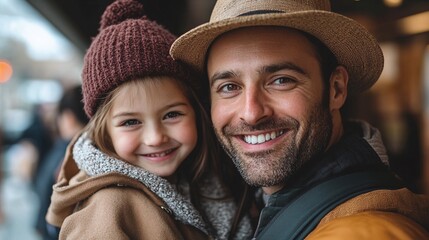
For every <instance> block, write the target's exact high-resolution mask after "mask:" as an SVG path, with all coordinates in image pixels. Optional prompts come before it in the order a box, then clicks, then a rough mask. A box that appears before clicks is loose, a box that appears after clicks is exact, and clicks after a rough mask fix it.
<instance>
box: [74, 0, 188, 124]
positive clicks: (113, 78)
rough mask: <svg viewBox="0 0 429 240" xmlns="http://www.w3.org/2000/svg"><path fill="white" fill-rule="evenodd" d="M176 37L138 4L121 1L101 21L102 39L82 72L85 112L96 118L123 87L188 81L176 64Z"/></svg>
mask: <svg viewBox="0 0 429 240" xmlns="http://www.w3.org/2000/svg"><path fill="white" fill-rule="evenodd" d="M175 39H176V36H174V35H173V34H172V33H170V32H169V31H168V30H166V29H165V28H164V27H162V26H160V25H158V24H157V23H156V22H154V21H150V20H149V19H148V18H147V17H146V16H144V11H143V5H141V4H140V3H139V2H137V1H135V0H117V1H115V2H113V3H112V4H111V5H109V6H108V7H107V8H106V10H105V12H104V13H103V15H102V17H101V21H100V29H99V33H98V35H97V36H96V37H95V38H94V40H93V41H92V43H91V46H90V47H89V49H88V51H87V52H86V55H85V58H84V63H83V71H82V90H83V101H84V104H85V107H84V108H85V112H86V114H87V115H88V116H89V117H92V116H93V115H94V114H95V112H96V111H97V108H98V107H99V105H100V103H101V101H102V99H103V98H104V97H105V96H106V95H107V94H108V93H109V92H110V91H112V90H113V89H114V88H116V87H117V86H119V85H120V84H122V83H124V82H126V81H129V80H134V79H137V78H143V77H148V76H171V77H174V78H178V79H182V80H186V79H187V78H188V73H187V71H186V70H185V69H184V68H182V66H181V65H179V63H177V62H175V61H174V60H173V59H172V58H171V56H170V54H169V50H170V46H171V44H172V43H173V41H174V40H175Z"/></svg>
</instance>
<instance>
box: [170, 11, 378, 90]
mask: <svg viewBox="0 0 429 240" xmlns="http://www.w3.org/2000/svg"><path fill="white" fill-rule="evenodd" d="M251 26H283V27H289V28H294V29H298V30H301V31H304V32H307V33H309V34H311V35H313V36H315V37H316V38H318V39H319V40H321V41H322V42H323V43H324V44H325V45H326V46H327V47H328V48H329V49H330V50H331V51H332V53H333V54H334V55H335V56H336V57H337V60H338V62H339V64H341V65H343V66H344V67H346V69H347V71H348V73H349V92H350V93H355V92H361V91H364V90H366V89H368V88H370V87H371V86H372V85H373V84H374V83H375V82H376V81H377V79H378V78H379V76H380V74H381V71H382V70H383V64H384V58H383V53H382V51H381V49H380V46H379V45H378V43H377V41H376V40H375V38H374V37H373V36H372V35H371V34H370V33H369V32H368V31H367V30H366V29H365V28H364V27H363V26H361V25H360V24H359V23H357V22H356V21H354V20H352V19H350V18H347V17H345V16H343V15H340V14H336V13H333V12H328V11H320V10H310V11H301V12H293V13H270V14H260V15H251V16H240V17H234V18H229V19H225V20H221V21H217V22H213V23H210V22H209V23H205V24H203V25H200V26H199V27H196V28H194V29H192V30H190V31H188V32H187V33H185V34H183V35H182V36H180V37H179V38H178V39H177V40H176V41H175V42H174V43H173V45H172V47H171V49H170V54H171V55H172V57H173V58H174V59H176V60H180V61H183V62H186V63H188V64H190V65H191V66H192V67H194V68H196V69H197V70H199V71H203V69H204V67H205V66H204V64H205V58H206V54H207V50H208V48H209V47H210V45H211V43H212V42H213V41H214V40H215V39H216V38H217V37H219V36H220V35H222V34H223V33H225V32H228V31H231V30H234V29H238V28H243V27H251Z"/></svg>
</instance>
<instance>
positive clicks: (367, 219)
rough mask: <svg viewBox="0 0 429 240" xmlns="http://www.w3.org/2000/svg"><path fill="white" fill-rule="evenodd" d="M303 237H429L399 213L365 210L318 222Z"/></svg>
mask: <svg viewBox="0 0 429 240" xmlns="http://www.w3.org/2000/svg"><path fill="white" fill-rule="evenodd" d="M306 239H309V240H311V239H318V240H323V239H329V240H335V239H359V240H360V239H429V232H428V231H427V230H426V229H425V228H424V227H423V226H421V225H420V224H418V223H417V222H416V221H415V220H413V219H411V218H409V217H406V216H404V215H402V214H399V213H395V212H384V211H366V212H361V213H356V214H351V215H348V216H344V217H338V218H335V219H333V220H332V221H329V222H325V223H321V224H319V225H318V226H317V227H316V228H315V229H314V231H312V232H311V233H310V235H308V236H307V238H306Z"/></svg>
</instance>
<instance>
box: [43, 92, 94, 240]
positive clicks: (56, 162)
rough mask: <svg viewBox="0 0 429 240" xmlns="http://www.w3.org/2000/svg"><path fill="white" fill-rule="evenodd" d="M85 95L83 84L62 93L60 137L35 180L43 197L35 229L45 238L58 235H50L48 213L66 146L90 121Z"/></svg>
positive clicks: (58, 129)
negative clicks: (83, 93) (84, 105)
mask: <svg viewBox="0 0 429 240" xmlns="http://www.w3.org/2000/svg"><path fill="white" fill-rule="evenodd" d="M82 98H83V96H82V87H81V85H77V86H74V87H73V88H70V89H68V90H67V91H65V93H64V94H63V96H62V98H61V100H60V102H59V104H58V108H57V115H56V127H57V137H56V139H55V142H54V145H53V147H52V148H51V149H50V151H49V152H48V153H47V154H46V157H45V159H43V161H41V162H42V165H41V166H40V167H39V172H38V175H37V176H36V179H35V189H36V193H37V194H38V197H39V200H40V208H39V212H38V216H37V223H36V229H37V231H38V232H39V233H40V234H41V236H42V237H43V239H56V237H50V235H49V232H48V229H47V227H46V220H45V215H46V212H47V210H48V206H49V204H50V202H51V200H50V199H51V194H52V185H53V184H54V183H55V180H56V177H57V173H58V168H59V166H60V165H61V163H62V161H63V158H64V155H65V151H66V148H67V145H68V144H69V142H70V141H71V139H72V138H73V136H74V135H76V134H77V133H78V132H80V131H81V130H82V129H83V128H84V127H85V125H86V124H87V123H88V117H87V116H86V114H85V111H84V110H83V102H82Z"/></svg>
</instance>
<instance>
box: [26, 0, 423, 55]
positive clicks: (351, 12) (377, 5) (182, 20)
mask: <svg viewBox="0 0 429 240" xmlns="http://www.w3.org/2000/svg"><path fill="white" fill-rule="evenodd" d="M26 1H27V2H29V3H30V4H31V5H32V6H34V7H35V8H36V9H37V10H38V11H39V12H40V13H41V14H42V15H43V16H45V17H46V18H47V19H48V20H49V21H51V22H52V23H53V25H54V26H56V27H57V28H58V29H59V30H60V31H61V32H62V33H63V34H64V35H65V36H66V37H67V38H69V39H70V40H71V42H73V43H74V44H75V45H76V46H77V47H78V48H79V49H81V50H82V51H85V49H87V47H88V46H89V44H90V41H91V39H92V37H94V36H95V35H96V34H97V31H98V27H99V20H100V17H101V15H102V13H103V11H104V9H105V8H106V6H108V5H109V4H110V3H111V2H113V0H26ZM139 1H141V2H142V3H143V4H144V6H145V10H146V14H147V15H148V17H150V18H151V19H153V20H156V21H157V22H159V23H161V24H162V25H164V26H165V27H166V28H168V29H169V30H170V31H172V32H173V33H175V34H176V35H180V34H182V33H184V32H185V31H187V30H189V29H190V28H192V27H194V26H196V25H198V24H201V23H203V22H206V21H207V20H208V18H209V15H210V10H211V9H212V7H213V5H214V3H215V0H139ZM331 5H332V10H333V11H335V12H338V13H342V14H345V15H347V16H350V17H353V18H356V17H357V18H362V17H364V18H366V19H371V23H370V24H371V25H372V27H373V31H374V32H375V34H376V35H377V34H378V35H379V36H384V37H385V38H386V36H387V38H388V37H391V36H393V35H392V33H389V32H386V31H393V30H389V29H391V28H392V27H391V28H386V27H385V26H393V25H391V23H392V22H394V21H395V20H397V19H399V18H402V17H404V16H408V15H411V14H415V13H418V12H422V11H429V1H428V0H403V3H402V5H401V6H399V7H387V6H386V5H385V4H384V3H383V0H331ZM389 24H390V25H389Z"/></svg>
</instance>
